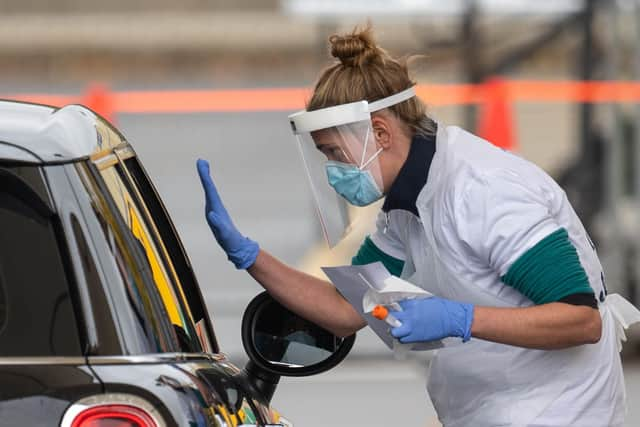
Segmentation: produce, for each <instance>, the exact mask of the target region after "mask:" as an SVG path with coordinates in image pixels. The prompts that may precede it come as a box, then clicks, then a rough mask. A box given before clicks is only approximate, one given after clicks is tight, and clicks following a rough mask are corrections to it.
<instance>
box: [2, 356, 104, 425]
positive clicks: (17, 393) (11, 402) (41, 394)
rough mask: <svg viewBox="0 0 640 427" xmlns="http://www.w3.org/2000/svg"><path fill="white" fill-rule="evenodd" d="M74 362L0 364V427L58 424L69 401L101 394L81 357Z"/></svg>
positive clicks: (97, 380)
mask: <svg viewBox="0 0 640 427" xmlns="http://www.w3.org/2000/svg"><path fill="white" fill-rule="evenodd" d="M75 359H76V363H77V364H75V365H74V364H72V360H67V361H63V360H60V361H58V362H54V363H53V364H52V361H51V360H44V359H42V360H38V359H35V358H34V359H32V360H22V361H20V362H17V363H16V364H7V363H6V362H5V363H0V426H2V427H19V426H33V427H40V426H43V427H44V426H54V425H59V423H60V420H61V418H62V415H63V413H64V411H65V410H66V409H67V408H68V407H69V406H70V405H71V404H72V403H73V402H75V401H76V400H78V399H80V398H82V397H85V396H89V395H95V394H98V393H102V391H103V387H102V384H101V382H100V381H99V379H98V377H97V376H96V375H95V374H94V373H93V372H92V370H91V368H90V367H89V366H87V365H86V362H85V360H84V358H75ZM58 363H63V364H58ZM67 363H69V364H67Z"/></svg>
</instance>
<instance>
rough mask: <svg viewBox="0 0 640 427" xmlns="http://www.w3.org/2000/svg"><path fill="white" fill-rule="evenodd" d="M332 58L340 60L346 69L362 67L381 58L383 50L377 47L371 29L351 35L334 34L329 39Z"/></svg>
mask: <svg viewBox="0 0 640 427" xmlns="http://www.w3.org/2000/svg"><path fill="white" fill-rule="evenodd" d="M329 44H330V45H331V56H333V57H334V58H337V59H339V60H340V62H341V63H342V65H344V66H345V67H360V66H362V65H364V64H367V63H369V62H373V61H374V60H375V59H376V58H379V57H380V54H381V53H382V52H381V49H380V48H378V47H377V46H376V43H375V41H374V39H373V31H372V30H371V28H370V27H368V28H366V29H364V30H358V29H355V30H354V31H353V32H352V33H351V34H345V35H338V34H334V35H332V36H331V37H329Z"/></svg>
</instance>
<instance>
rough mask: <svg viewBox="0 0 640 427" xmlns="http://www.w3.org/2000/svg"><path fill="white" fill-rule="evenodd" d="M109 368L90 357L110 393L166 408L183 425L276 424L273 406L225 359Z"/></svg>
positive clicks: (100, 360) (125, 365) (204, 359)
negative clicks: (134, 396) (123, 394)
mask: <svg viewBox="0 0 640 427" xmlns="http://www.w3.org/2000/svg"><path fill="white" fill-rule="evenodd" d="M152 357H153V356H151V357H150V358H149V359H148V360H147V362H148V363H135V364H127V363H123V364H117V363H114V364H109V363H110V362H113V361H110V360H109V359H108V358H102V359H100V358H96V359H94V360H92V359H91V358H90V360H89V363H91V366H92V368H93V369H94V370H95V372H96V374H97V375H98V376H99V377H100V378H101V380H102V381H103V382H104V387H105V392H107V393H129V394H136V395H140V396H142V397H144V398H145V399H147V400H148V401H150V402H151V403H152V404H155V405H162V406H163V409H164V412H165V416H166V415H167V414H170V417H169V419H171V420H175V422H177V423H178V425H188V426H191V425H195V426H219V425H224V424H222V422H224V423H225V424H226V425H228V426H229V427H231V426H233V427H235V426H238V425H251V424H254V425H255V424H257V423H259V424H260V425H263V424H271V423H275V422H276V420H275V417H274V415H273V414H272V411H271V410H270V408H269V405H268V403H267V402H266V401H265V400H264V399H262V398H261V397H260V396H259V395H258V394H257V393H256V392H255V391H254V390H252V388H251V385H250V384H249V383H248V382H247V381H246V380H245V379H244V378H243V377H242V376H241V375H240V371H239V370H238V369H237V368H236V367H235V366H233V365H232V364H231V363H229V362H228V361H227V360H226V359H225V358H224V357H222V356H220V357H218V358H216V359H215V362H214V363H212V361H211V360H210V359H209V358H207V357H202V358H201V359H200V360H196V359H195V358H194V359H192V360H188V361H183V360H179V358H177V359H176V360H174V361H168V360H166V359H165V360H163V362H162V363H153V360H152Z"/></svg>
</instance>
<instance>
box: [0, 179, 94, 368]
mask: <svg viewBox="0 0 640 427" xmlns="http://www.w3.org/2000/svg"><path fill="white" fill-rule="evenodd" d="M65 253H66V251H65V250H64V249H63V247H62V246H60V244H59V241H58V239H57V236H56V225H55V217H54V214H53V212H52V211H51V208H50V204H49V201H48V199H47V197H46V191H44V180H43V178H42V176H41V172H40V171H39V169H37V168H35V167H0V356H5V357H6V356H76V355H81V354H82V352H81V346H80V339H79V337H78V329H77V326H76V320H75V316H74V311H73V306H72V299H71V295H70V286H71V285H70V283H69V281H68V277H67V274H66V271H65V267H64V264H63V259H65V256H66V255H65Z"/></svg>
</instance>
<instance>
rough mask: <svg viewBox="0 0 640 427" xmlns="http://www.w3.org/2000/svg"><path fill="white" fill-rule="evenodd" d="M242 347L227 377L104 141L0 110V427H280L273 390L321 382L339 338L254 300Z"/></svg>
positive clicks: (174, 260)
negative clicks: (285, 382)
mask: <svg viewBox="0 0 640 427" xmlns="http://www.w3.org/2000/svg"><path fill="white" fill-rule="evenodd" d="M242 339H243V343H244V346H245V349H246V350H247V352H248V355H249V358H250V362H249V363H248V364H247V366H246V367H245V368H244V369H242V370H240V369H238V368H236V367H235V366H234V365H233V364H231V363H230V362H229V360H228V359H227V358H226V357H225V355H224V354H222V353H220V349H219V348H218V343H217V342H216V338H215V334H214V329H213V325H212V323H211V321H210V318H209V315H208V312H207V309H206V307H205V305H204V302H203V298H202V295H201V293H200V289H199V287H198V283H197V281H196V277H195V276H194V274H193V271H192V268H191V265H190V263H189V260H188V258H187V256H186V254H185V251H184V249H183V246H182V244H181V242H180V240H179V238H178V236H177V234H176V231H175V229H174V227H173V225H172V223H171V220H170V218H169V216H168V215H167V212H166V210H165V208H164V206H163V204H162V202H161V200H160V198H159V197H158V193H157V192H156V190H155V189H154V187H153V185H152V183H151V181H150V180H149V177H148V176H147V174H146V173H145V171H144V169H143V167H142V165H141V164H140V162H139V159H138V158H137V157H136V154H135V151H134V150H133V148H132V147H131V145H129V143H128V142H127V141H126V140H125V138H124V137H123V136H122V135H121V134H120V133H119V132H118V131H117V130H115V129H114V128H113V127H112V126H111V125H110V124H109V123H107V122H106V121H105V120H103V119H102V118H100V117H99V116H97V115H96V114H94V113H93V112H92V111H90V110H88V109H86V108H84V107H82V106H78V105H69V106H66V107H64V108H60V109H57V108H53V107H48V106H43V105H34V104H27V103H19V102H10V101H0V426H12V427H14V426H58V425H59V426H64V427H107V426H108V427H115V426H118V427H151V426H155V427H160V426H176V425H179V426H218V427H222V426H240V425H290V423H289V422H288V421H286V420H284V418H282V417H280V416H279V415H278V414H277V413H276V411H275V410H273V408H271V407H270V405H269V401H270V399H271V396H272V395H273V392H274V390H275V387H276V385H277V383H278V380H279V377H280V375H292V376H297V375H311V374H314V373H317V372H322V371H324V370H327V369H330V368H331V367H333V366H335V365H336V364H337V363H339V362H340V361H341V360H342V359H343V358H344V357H345V356H346V354H347V353H348V351H349V350H350V348H351V346H352V345H353V341H354V339H355V336H352V337H349V338H346V339H342V338H338V337H336V336H333V335H332V334H330V333H329V332H327V331H325V330H323V329H320V328H319V327H317V326H315V325H313V324H311V323H308V322H306V321H305V320H303V319H301V318H299V317H297V316H296V315H294V314H293V313H291V312H289V311H288V310H286V309H285V308H283V307H282V306H280V305H279V304H277V303H276V302H275V301H274V300H273V299H271V298H270V297H269V296H268V295H267V294H265V293H263V294H261V295H259V296H258V297H257V298H255V299H254V300H253V301H252V302H251V304H250V305H249V307H248V308H247V310H246V311H245V315H244V319H243V326H242Z"/></svg>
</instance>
